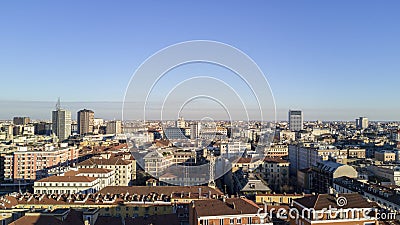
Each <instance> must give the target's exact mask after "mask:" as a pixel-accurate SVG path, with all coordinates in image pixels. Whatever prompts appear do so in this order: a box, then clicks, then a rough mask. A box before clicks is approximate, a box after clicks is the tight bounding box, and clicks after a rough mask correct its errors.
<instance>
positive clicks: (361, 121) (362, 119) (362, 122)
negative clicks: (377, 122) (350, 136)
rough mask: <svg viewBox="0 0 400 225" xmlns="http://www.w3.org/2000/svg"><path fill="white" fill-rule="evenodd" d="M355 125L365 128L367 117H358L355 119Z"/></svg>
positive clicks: (366, 126)
mask: <svg viewBox="0 0 400 225" xmlns="http://www.w3.org/2000/svg"><path fill="white" fill-rule="evenodd" d="M356 127H357V129H366V128H368V118H367V117H360V118H358V119H356Z"/></svg>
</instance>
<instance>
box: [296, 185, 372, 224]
mask: <svg viewBox="0 0 400 225" xmlns="http://www.w3.org/2000/svg"><path fill="white" fill-rule="evenodd" d="M344 203H346V204H344ZM328 210H330V211H328ZM374 211H375V208H374V205H373V204H372V203H370V202H368V201H367V200H366V199H364V198H363V197H362V196H361V195H359V194H357V193H355V194H338V195H332V194H319V195H311V196H307V197H304V198H300V199H295V200H293V209H292V210H291V211H290V212H293V214H291V218H290V224H291V225H298V224H301V225H311V224H321V225H322V224H324V225H325V224H338V225H339V224H340V225H344V224H346V225H360V224H364V225H377V224H378V219H377V218H376V217H374V215H372V214H370V213H368V212H374ZM332 215H334V216H332Z"/></svg>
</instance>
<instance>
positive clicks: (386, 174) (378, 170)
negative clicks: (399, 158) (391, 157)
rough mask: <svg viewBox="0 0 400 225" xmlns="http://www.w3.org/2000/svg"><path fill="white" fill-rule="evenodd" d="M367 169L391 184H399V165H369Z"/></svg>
mask: <svg viewBox="0 0 400 225" xmlns="http://www.w3.org/2000/svg"><path fill="white" fill-rule="evenodd" d="M368 170H369V171H370V172H372V173H373V174H375V175H376V176H378V177H383V178H386V179H388V180H390V182H391V183H392V184H393V185H400V166H395V165H382V166H377V165H375V166H370V167H368Z"/></svg>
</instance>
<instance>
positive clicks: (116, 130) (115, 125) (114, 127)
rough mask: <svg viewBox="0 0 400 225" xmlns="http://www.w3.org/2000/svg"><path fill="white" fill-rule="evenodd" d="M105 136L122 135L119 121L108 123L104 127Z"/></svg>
mask: <svg viewBox="0 0 400 225" xmlns="http://www.w3.org/2000/svg"><path fill="white" fill-rule="evenodd" d="M106 133H107V134H121V133H122V123H121V121H120V120H113V121H108V122H107V126H106Z"/></svg>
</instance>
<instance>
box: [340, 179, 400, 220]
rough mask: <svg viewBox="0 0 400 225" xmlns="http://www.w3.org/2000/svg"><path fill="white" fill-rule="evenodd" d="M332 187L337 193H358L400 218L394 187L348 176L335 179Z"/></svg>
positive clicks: (397, 198)
mask: <svg viewBox="0 0 400 225" xmlns="http://www.w3.org/2000/svg"><path fill="white" fill-rule="evenodd" d="M333 188H334V189H335V191H337V192H338V193H359V194H361V195H362V196H364V198H366V199H368V200H369V201H374V202H376V203H378V204H379V206H380V207H383V208H384V209H387V210H389V211H390V212H392V213H395V215H396V216H397V219H398V220H400V192H399V190H397V189H396V188H391V187H386V186H382V185H378V184H371V183H365V182H360V181H358V180H357V179H355V178H350V177H340V178H337V179H335V181H334V184H333Z"/></svg>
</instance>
